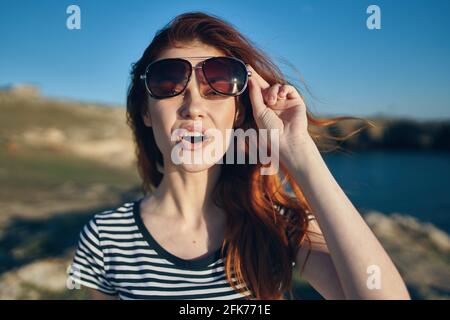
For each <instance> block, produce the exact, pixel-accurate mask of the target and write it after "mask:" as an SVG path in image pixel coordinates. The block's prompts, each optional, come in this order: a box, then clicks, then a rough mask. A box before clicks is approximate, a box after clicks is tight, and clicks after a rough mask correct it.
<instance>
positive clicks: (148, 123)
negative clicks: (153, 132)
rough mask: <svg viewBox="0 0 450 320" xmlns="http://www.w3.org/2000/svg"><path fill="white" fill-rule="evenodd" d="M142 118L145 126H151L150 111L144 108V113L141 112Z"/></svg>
mask: <svg viewBox="0 0 450 320" xmlns="http://www.w3.org/2000/svg"><path fill="white" fill-rule="evenodd" d="M142 120H144V124H145V125H146V126H147V127H151V126H152V119H151V118H150V112H149V110H146V111H145V113H144V114H142Z"/></svg>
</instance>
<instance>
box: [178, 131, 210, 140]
mask: <svg viewBox="0 0 450 320" xmlns="http://www.w3.org/2000/svg"><path fill="white" fill-rule="evenodd" d="M181 138H182V139H184V140H186V141H188V142H190V143H197V142H201V141H203V140H206V136H204V135H203V134H202V133H200V132H188V133H186V134H184V135H183V136H182V137H181Z"/></svg>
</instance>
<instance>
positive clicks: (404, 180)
mask: <svg viewBox="0 0 450 320" xmlns="http://www.w3.org/2000/svg"><path fill="white" fill-rule="evenodd" d="M323 157H324V159H325V162H326V163H327V165H328V167H329V169H330V170H331V172H332V173H333V175H334V177H335V178H336V180H337V181H338V183H339V184H340V186H341V187H342V188H343V190H344V191H345V193H346V194H347V196H348V197H349V198H350V200H351V201H352V202H353V204H354V205H355V206H356V207H357V208H360V209H363V208H364V209H376V210H379V211H381V212H383V213H386V214H391V213H393V212H398V213H402V214H408V215H412V216H415V217H417V218H419V219H420V220H422V221H425V222H431V223H433V224H435V225H436V226H438V227H439V228H441V229H443V230H445V231H447V232H450V221H449V216H450V192H449V190H450V153H447V152H423V151H371V152H366V151H365V152H361V153H351V154H343V153H340V154H337V153H333V154H323Z"/></svg>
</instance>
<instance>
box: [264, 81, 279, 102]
mask: <svg viewBox="0 0 450 320" xmlns="http://www.w3.org/2000/svg"><path fill="white" fill-rule="evenodd" d="M280 88H281V84H279V83H276V84H274V85H273V86H271V87H270V88H269V90H268V91H267V95H266V101H267V104H268V105H270V106H272V105H274V104H276V103H277V100H278V99H279V97H278V92H279V90H280Z"/></svg>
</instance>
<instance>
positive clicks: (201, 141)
mask: <svg viewBox="0 0 450 320" xmlns="http://www.w3.org/2000/svg"><path fill="white" fill-rule="evenodd" d="M210 140H211V139H210V137H208V136H207V135H204V134H202V133H200V132H187V133H185V134H183V135H182V136H180V137H179V141H178V142H181V144H182V146H183V149H187V150H196V149H199V148H203V147H204V146H205V145H206V144H208V143H209V142H210Z"/></svg>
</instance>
